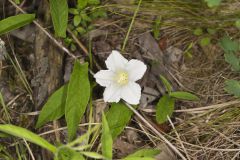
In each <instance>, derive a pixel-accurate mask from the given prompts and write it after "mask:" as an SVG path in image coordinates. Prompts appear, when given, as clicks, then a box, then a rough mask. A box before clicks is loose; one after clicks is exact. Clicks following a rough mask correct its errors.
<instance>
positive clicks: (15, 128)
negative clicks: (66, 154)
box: [0, 124, 56, 153]
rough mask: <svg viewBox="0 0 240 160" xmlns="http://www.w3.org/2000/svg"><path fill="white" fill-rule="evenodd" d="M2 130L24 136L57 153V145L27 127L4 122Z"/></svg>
mask: <svg viewBox="0 0 240 160" xmlns="http://www.w3.org/2000/svg"><path fill="white" fill-rule="evenodd" d="M0 131H1V132H4V133H7V134H10V135H13V136H15V137H19V138H24V139H26V140H27V141H29V142H32V143H35V144H37V145H39V146H41V147H43V148H45V149H47V150H49V151H51V152H53V153H55V151H56V147H55V146H53V145H52V144H50V143H49V142H48V141H46V140H45V139H43V138H41V137H40V136H38V135H37V134H35V133H32V132H31V131H29V130H27V129H25V128H21V127H18V126H14V125H11V124H4V125H0Z"/></svg>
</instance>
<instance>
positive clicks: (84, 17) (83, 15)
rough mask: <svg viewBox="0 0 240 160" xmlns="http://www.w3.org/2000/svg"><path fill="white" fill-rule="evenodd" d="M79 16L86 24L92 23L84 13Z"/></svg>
mask: <svg viewBox="0 0 240 160" xmlns="http://www.w3.org/2000/svg"><path fill="white" fill-rule="evenodd" d="M80 16H81V18H82V20H83V21H86V22H91V21H92V19H91V18H90V17H89V16H88V15H87V14H86V13H84V12H82V13H81V14H80Z"/></svg>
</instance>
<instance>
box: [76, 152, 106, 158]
mask: <svg viewBox="0 0 240 160" xmlns="http://www.w3.org/2000/svg"><path fill="white" fill-rule="evenodd" d="M81 154H83V155H85V156H87V157H90V158H94V159H106V158H105V157H104V156H102V155H101V154H98V153H96V152H81Z"/></svg>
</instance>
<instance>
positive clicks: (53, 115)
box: [36, 85, 68, 128]
mask: <svg viewBox="0 0 240 160" xmlns="http://www.w3.org/2000/svg"><path fill="white" fill-rule="evenodd" d="M67 88H68V86H67V85H64V86H62V87H61V88H60V89H58V90H57V91H55V92H54V93H53V94H52V95H51V96H50V98H49V99H48V101H47V103H46V104H45V105H44V106H43V108H42V110H41V112H40V115H39V117H38V121H37V124H36V128H39V127H41V126H42V125H44V124H45V123H47V122H50V121H53V120H57V119H59V118H61V117H62V116H63V115H64V113H65V103H66V97H67Z"/></svg>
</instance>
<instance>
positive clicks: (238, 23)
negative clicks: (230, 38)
mask: <svg viewBox="0 0 240 160" xmlns="http://www.w3.org/2000/svg"><path fill="white" fill-rule="evenodd" d="M235 26H236V27H237V28H238V29H240V19H238V20H236V22H235Z"/></svg>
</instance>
